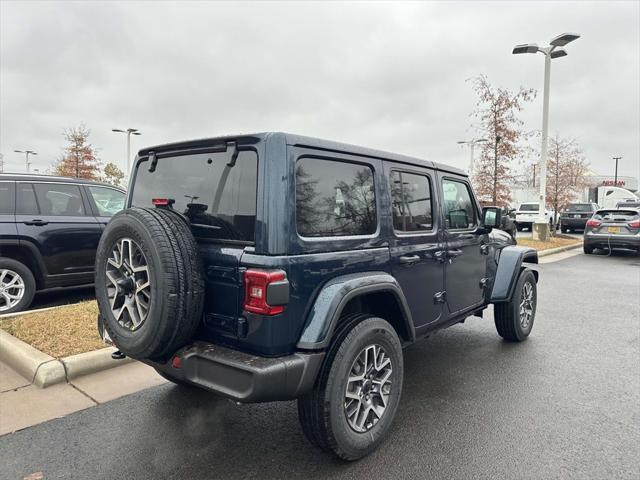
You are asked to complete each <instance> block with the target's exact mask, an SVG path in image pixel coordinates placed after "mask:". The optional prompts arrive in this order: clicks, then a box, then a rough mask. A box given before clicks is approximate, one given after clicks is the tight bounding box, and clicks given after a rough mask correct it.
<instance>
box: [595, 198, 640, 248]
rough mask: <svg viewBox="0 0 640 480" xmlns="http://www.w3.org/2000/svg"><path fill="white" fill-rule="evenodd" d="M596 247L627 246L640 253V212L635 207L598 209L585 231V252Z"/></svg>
mask: <svg viewBox="0 0 640 480" xmlns="http://www.w3.org/2000/svg"><path fill="white" fill-rule="evenodd" d="M596 248H604V249H607V250H612V249H614V248H627V249H632V250H635V251H636V253H638V254H640V212H638V210H635V209H633V208H628V209H603V210H598V211H597V212H596V213H595V214H594V215H593V217H592V218H591V219H589V221H587V227H586V229H585V231H584V253H593V250H594V249H596Z"/></svg>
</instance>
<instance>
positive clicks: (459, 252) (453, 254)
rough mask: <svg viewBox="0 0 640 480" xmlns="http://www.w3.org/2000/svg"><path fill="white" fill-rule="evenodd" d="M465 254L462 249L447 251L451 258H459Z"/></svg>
mask: <svg viewBox="0 0 640 480" xmlns="http://www.w3.org/2000/svg"><path fill="white" fill-rule="evenodd" d="M463 253H464V252H463V251H462V250H460V249H455V250H447V255H448V256H449V257H450V258H454V257H459V256H460V255H462V254H463Z"/></svg>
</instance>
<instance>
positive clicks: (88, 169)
mask: <svg viewBox="0 0 640 480" xmlns="http://www.w3.org/2000/svg"><path fill="white" fill-rule="evenodd" d="M90 133H91V130H89V129H88V128H87V127H85V125H84V124H80V125H79V126H78V127H72V128H68V129H66V130H65V131H64V132H63V134H62V135H63V136H64V138H65V139H66V140H67V142H68V146H67V147H65V149H64V154H63V155H62V157H61V158H60V159H59V160H58V161H57V162H56V164H55V165H54V167H53V171H54V173H55V175H61V176H63V177H76V178H85V179H87V180H99V179H100V160H99V159H98V157H97V155H96V149H95V148H94V147H93V145H92V144H90V143H88V140H89V134H90Z"/></svg>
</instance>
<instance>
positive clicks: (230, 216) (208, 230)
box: [131, 150, 258, 242]
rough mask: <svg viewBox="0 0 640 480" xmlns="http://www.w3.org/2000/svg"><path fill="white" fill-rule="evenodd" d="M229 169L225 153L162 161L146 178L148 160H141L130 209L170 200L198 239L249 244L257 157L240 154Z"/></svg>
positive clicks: (253, 219)
mask: <svg viewBox="0 0 640 480" xmlns="http://www.w3.org/2000/svg"><path fill="white" fill-rule="evenodd" d="M231 163H232V162H231V161H230V154H229V153H227V152H211V153H198V154H194V155H180V156H172V157H160V158H158V163H157V164H156V168H155V171H153V172H150V171H149V160H143V161H142V162H140V163H139V164H138V167H137V172H136V177H135V182H134V186H133V191H132V193H131V195H132V197H131V204H132V205H133V206H138V207H151V206H152V205H153V204H152V200H153V199H154V198H168V199H170V200H171V201H172V202H173V207H172V208H173V209H174V210H176V211H178V212H180V213H182V214H184V215H185V216H186V217H188V218H189V220H190V221H191V228H192V231H193V233H194V236H195V237H196V238H201V239H219V240H231V241H241V242H253V241H254V238H255V224H256V199H257V189H258V155H257V153H256V152H254V151H253V150H243V151H240V152H239V153H238V157H237V159H236V161H235V163H234V164H231Z"/></svg>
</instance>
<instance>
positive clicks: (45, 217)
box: [0, 174, 125, 314]
mask: <svg viewBox="0 0 640 480" xmlns="http://www.w3.org/2000/svg"><path fill="white" fill-rule="evenodd" d="M124 200H125V192H124V190H122V189H120V188H117V187H114V186H111V185H107V184H103V183H98V182H92V181H88V180H81V179H76V178H64V177H54V176H45V175H22V174H0V314H4V313H12V312H18V311H20V310H24V309H25V308H27V307H29V305H30V304H31V301H32V300H33V296H34V294H35V292H36V291H38V290H45V289H51V288H57V287H69V286H79V285H87V284H91V283H93V264H94V261H95V254H96V248H97V247H98V242H99V241H100V236H101V235H102V230H103V229H104V226H105V225H106V224H107V222H108V221H109V219H110V218H111V216H112V215H114V214H115V213H117V212H118V211H120V210H121V209H122V208H123V206H124Z"/></svg>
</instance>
